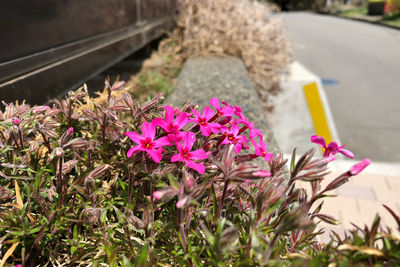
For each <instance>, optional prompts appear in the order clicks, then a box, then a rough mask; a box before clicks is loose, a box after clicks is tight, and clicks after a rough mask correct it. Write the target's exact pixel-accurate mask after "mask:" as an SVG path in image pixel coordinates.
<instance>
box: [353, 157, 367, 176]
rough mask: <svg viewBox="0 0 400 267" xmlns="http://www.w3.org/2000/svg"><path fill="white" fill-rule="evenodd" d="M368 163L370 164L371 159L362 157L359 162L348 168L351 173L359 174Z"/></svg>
mask: <svg viewBox="0 0 400 267" xmlns="http://www.w3.org/2000/svg"><path fill="white" fill-rule="evenodd" d="M369 164H371V160H370V159H363V160H362V161H360V162H359V163H357V164H355V165H354V166H353V167H351V168H350V174H351V175H357V174H359V173H360V172H361V171H362V170H364V169H365V168H366V167H367V166H368V165H369Z"/></svg>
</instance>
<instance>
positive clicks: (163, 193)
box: [153, 186, 178, 201]
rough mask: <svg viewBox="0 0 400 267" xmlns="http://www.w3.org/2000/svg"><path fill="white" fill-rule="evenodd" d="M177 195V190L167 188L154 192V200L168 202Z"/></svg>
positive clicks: (170, 187)
mask: <svg viewBox="0 0 400 267" xmlns="http://www.w3.org/2000/svg"><path fill="white" fill-rule="evenodd" d="M177 193H178V190H176V189H175V188H174V187H172V186H167V187H164V188H163V189H161V190H159V191H155V192H153V198H154V199H155V200H158V201H168V200H170V199H171V198H173V197H174V196H175V195H176V194H177Z"/></svg>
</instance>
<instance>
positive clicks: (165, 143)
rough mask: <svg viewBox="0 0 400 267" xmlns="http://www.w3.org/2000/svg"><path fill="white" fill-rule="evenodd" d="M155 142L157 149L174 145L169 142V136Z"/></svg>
mask: <svg viewBox="0 0 400 267" xmlns="http://www.w3.org/2000/svg"><path fill="white" fill-rule="evenodd" d="M153 142H154V144H155V145H156V147H162V146H170V145H172V143H171V141H170V140H169V138H168V136H164V137H161V138H158V139H157V140H154V141H153Z"/></svg>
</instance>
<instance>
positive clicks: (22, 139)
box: [18, 126, 24, 149]
mask: <svg viewBox="0 0 400 267" xmlns="http://www.w3.org/2000/svg"><path fill="white" fill-rule="evenodd" d="M18 134H19V140H20V142H21V149H24V137H23V136H22V131H21V128H20V127H19V126H18Z"/></svg>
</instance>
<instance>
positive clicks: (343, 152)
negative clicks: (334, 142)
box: [339, 148, 354, 159]
mask: <svg viewBox="0 0 400 267" xmlns="http://www.w3.org/2000/svg"><path fill="white" fill-rule="evenodd" d="M339 152H340V153H342V154H343V155H345V156H346V157H349V158H352V159H354V154H353V152H351V151H350V150H347V149H344V148H342V149H339Z"/></svg>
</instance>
